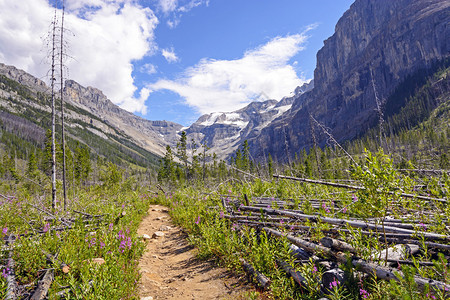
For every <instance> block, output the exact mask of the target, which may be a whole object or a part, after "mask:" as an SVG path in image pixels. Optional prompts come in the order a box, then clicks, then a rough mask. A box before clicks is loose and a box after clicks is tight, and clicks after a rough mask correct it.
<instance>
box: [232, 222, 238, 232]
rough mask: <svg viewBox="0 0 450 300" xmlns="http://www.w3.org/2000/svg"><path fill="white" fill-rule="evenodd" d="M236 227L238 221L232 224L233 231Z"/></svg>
mask: <svg viewBox="0 0 450 300" xmlns="http://www.w3.org/2000/svg"><path fill="white" fill-rule="evenodd" d="M236 227H237V224H236V223H233V225H231V230H232V231H236Z"/></svg>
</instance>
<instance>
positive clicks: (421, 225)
mask: <svg viewBox="0 0 450 300" xmlns="http://www.w3.org/2000/svg"><path fill="white" fill-rule="evenodd" d="M419 225H420V227H422V229H423V230H427V225H425V224H423V223H422V222H420V223H419Z"/></svg>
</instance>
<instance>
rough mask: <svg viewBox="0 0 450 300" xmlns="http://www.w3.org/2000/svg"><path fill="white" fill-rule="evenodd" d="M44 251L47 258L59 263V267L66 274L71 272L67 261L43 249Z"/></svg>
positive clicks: (53, 262)
mask: <svg viewBox="0 0 450 300" xmlns="http://www.w3.org/2000/svg"><path fill="white" fill-rule="evenodd" d="M42 253H44V255H45V257H46V258H47V260H48V261H49V262H51V263H52V264H56V265H58V266H59V269H60V270H61V271H62V272H63V273H64V274H67V273H69V271H70V267H69V266H68V265H67V264H66V263H64V262H62V261H60V260H58V259H57V258H56V257H55V256H53V255H51V254H50V253H47V252H45V251H44V250H42Z"/></svg>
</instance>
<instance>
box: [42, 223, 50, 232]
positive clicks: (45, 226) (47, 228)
mask: <svg viewBox="0 0 450 300" xmlns="http://www.w3.org/2000/svg"><path fill="white" fill-rule="evenodd" d="M49 229H50V224H49V223H48V222H47V223H46V224H45V225H44V229H42V231H44V233H45V232H47V231H48V230H49Z"/></svg>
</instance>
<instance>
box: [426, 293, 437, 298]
mask: <svg viewBox="0 0 450 300" xmlns="http://www.w3.org/2000/svg"><path fill="white" fill-rule="evenodd" d="M427 298H429V299H436V297H435V296H434V295H432V294H430V293H428V294H427Z"/></svg>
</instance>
